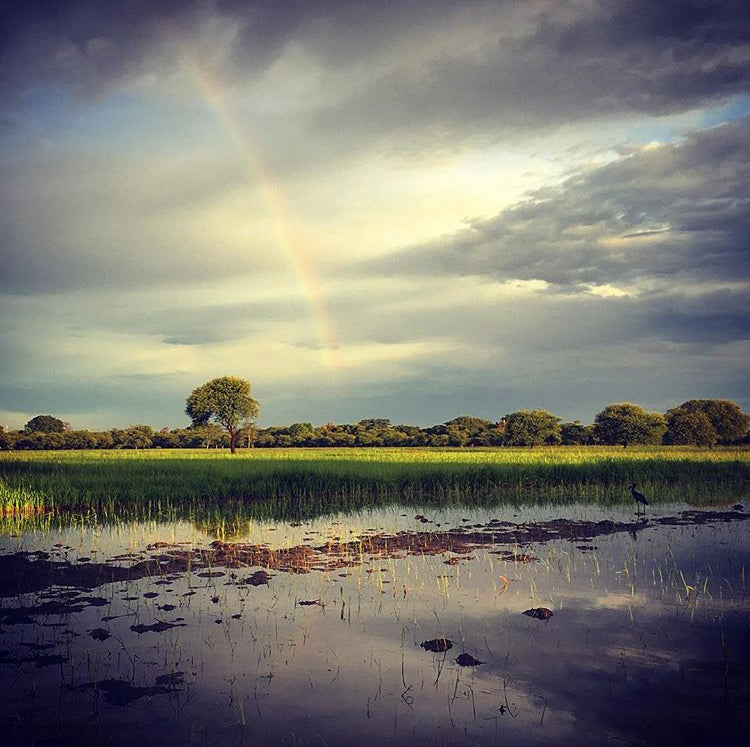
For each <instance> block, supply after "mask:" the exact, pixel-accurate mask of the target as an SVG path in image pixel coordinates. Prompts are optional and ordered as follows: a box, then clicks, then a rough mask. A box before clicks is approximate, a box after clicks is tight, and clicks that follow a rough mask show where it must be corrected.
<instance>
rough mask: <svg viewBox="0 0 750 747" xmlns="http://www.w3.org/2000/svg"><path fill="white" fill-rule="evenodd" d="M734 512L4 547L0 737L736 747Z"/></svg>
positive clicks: (207, 526) (531, 515)
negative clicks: (702, 746)
mask: <svg viewBox="0 0 750 747" xmlns="http://www.w3.org/2000/svg"><path fill="white" fill-rule="evenodd" d="M745 516H746V513H745V511H744V510H743V509H741V508H739V507H737V508H735V509H731V508H726V509H712V510H705V511H704V510H693V509H690V508H689V507H688V506H686V505H678V504H675V505H666V506H664V505H662V506H659V507H658V508H656V509H654V510H649V512H648V514H647V515H646V517H645V518H644V517H641V516H636V515H634V513H633V510H632V507H627V508H626V507H621V508H611V507H608V508H606V509H603V508H599V507H596V506H585V505H572V506H567V507H560V506H554V507H548V508H543V507H542V508H540V507H537V508H514V507H512V506H503V507H497V508H494V509H493V508H481V509H477V508H468V507H467V508H451V509H445V510H437V509H435V508H434V507H433V508H424V509H422V510H419V509H416V510H415V508H414V507H413V506H412V507H408V508H407V507H398V506H396V507H393V506H391V507H388V508H380V509H375V508H373V509H372V510H363V511H360V512H358V513H354V514H340V515H335V516H327V517H321V518H318V519H314V520H311V521H306V522H302V523H300V522H274V523H271V522H268V521H243V522H234V523H233V522H231V521H230V522H229V523H207V522H190V521H172V522H164V523H160V522H155V521H149V522H137V521H136V522H127V523H121V524H118V525H116V526H101V525H96V526H85V525H84V526H78V527H76V528H67V529H66V528H62V529H60V528H58V529H54V530H52V529H46V530H44V531H42V530H34V529H28V530H26V531H22V532H20V531H18V532H16V533H15V534H9V533H7V532H6V533H5V534H4V535H2V537H0V553H1V554H0V687H1V688H2V692H3V693H4V697H3V699H2V704H1V705H0V717H2V720H3V740H2V741H3V744H13V745H32V744H37V745H42V744H43V745H55V744H60V745H76V744H91V745H128V746H130V747H132V745H135V744H160V745H193V744H194V745H259V744H269V745H271V744H284V745H358V746H359V745H384V744H385V745H388V744H394V745H398V744H409V745H474V744H476V745H497V744H524V745H527V746H528V745H537V744H540V745H541V744H545V745H549V744H556V743H568V744H581V745H602V744H681V745H693V744H695V745H700V744H716V743H722V744H725V745H726V744H729V745H732V744H742V743H746V740H747V739H748V734H749V733H750V615H749V614H748V612H749V611H750V591H749V590H748V584H747V579H746V574H747V573H748V571H749V570H750V568H749V566H750V563H749V562H748V561H750V531H748V530H749V529H750V522H748V521H746V520H745ZM547 610H548V611H549V612H551V613H552V614H551V616H550V615H549V613H548V612H547ZM524 612H530V613H531V614H523V613H524Z"/></svg>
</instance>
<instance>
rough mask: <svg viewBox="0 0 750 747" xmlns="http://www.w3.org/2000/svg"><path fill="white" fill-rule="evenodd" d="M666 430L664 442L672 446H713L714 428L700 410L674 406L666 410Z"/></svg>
mask: <svg viewBox="0 0 750 747" xmlns="http://www.w3.org/2000/svg"><path fill="white" fill-rule="evenodd" d="M666 418H667V432H666V434H665V435H664V443H666V444H671V445H674V446H713V445H714V444H715V443H716V438H717V436H716V429H715V428H714V427H713V425H712V423H711V421H710V420H709V419H708V417H706V414H705V413H702V412H690V411H689V410H683V409H681V408H679V407H678V408H676V409H674V410H669V411H667V415H666Z"/></svg>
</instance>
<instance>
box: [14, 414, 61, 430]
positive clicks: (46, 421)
mask: <svg viewBox="0 0 750 747" xmlns="http://www.w3.org/2000/svg"><path fill="white" fill-rule="evenodd" d="M69 428H70V426H69V425H68V424H67V423H65V422H63V421H62V420H60V418H56V417H54V416H53V415H37V416H36V417H35V418H31V420H29V422H28V423H26V426H25V427H24V430H25V431H26V432H27V433H62V432H63V431H67V430H68V429H69Z"/></svg>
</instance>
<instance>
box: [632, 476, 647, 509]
mask: <svg viewBox="0 0 750 747" xmlns="http://www.w3.org/2000/svg"><path fill="white" fill-rule="evenodd" d="M630 495H632V496H633V500H634V501H635V508H636V511H637V512H638V513H640V512H641V504H643V506H644V508H643V511H644V513H645V512H646V508H645V507H646V506H648V501H647V500H646V496H645V495H643V493H639V492H638V491H637V490H636V489H635V483H633V484H632V485H631V486H630Z"/></svg>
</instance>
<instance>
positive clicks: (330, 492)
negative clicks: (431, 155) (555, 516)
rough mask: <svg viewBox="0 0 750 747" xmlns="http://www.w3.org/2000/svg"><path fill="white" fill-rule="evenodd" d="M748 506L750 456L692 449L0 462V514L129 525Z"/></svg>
mask: <svg viewBox="0 0 750 747" xmlns="http://www.w3.org/2000/svg"><path fill="white" fill-rule="evenodd" d="M631 482H636V483H638V486H639V489H640V490H642V491H643V492H645V493H646V494H647V495H648V496H649V498H650V500H651V501H652V502H654V503H659V502H674V501H678V502H689V503H694V504H701V505H709V504H718V503H726V502H728V501H735V500H741V499H742V498H743V497H744V496H745V495H746V494H747V492H748V489H749V488H750V450H747V449H730V448H719V449H711V450H707V449H697V448H684V447H640V448H628V449H622V448H612V447H550V448H535V449H508V448H497V449H408V448H395V449H389V448H372V449H256V450H247V451H243V452H240V453H238V454H237V455H235V456H231V455H230V454H229V453H228V452H226V451H222V450H215V451H214V450H184V449H179V450H146V451H118V450H112V451H55V452H43V451H37V452H1V453H0V508H1V509H2V510H3V512H4V513H5V514H6V515H9V514H22V513H35V512H36V513H38V512H54V513H78V514H83V513H86V512H95V513H96V514H97V515H99V516H102V515H124V514H127V513H129V512H133V511H137V512H140V513H142V512H143V511H149V512H150V511H153V512H156V513H158V512H162V511H164V510H167V509H170V508H175V507H181V506H182V507H185V506H192V507H193V508H195V507H196V506H197V507H206V506H209V505H212V506H214V507H216V506H219V507H221V506H226V505H229V504H232V505H237V504H243V505H245V506H247V505H253V506H255V508H256V510H258V511H260V510H263V511H264V512H266V513H267V514H268V515H269V516H291V515H312V514H319V513H326V512H328V511H332V510H347V509H349V508H353V507H361V506H363V505H367V504H368V503H369V504H372V503H383V502H396V501H402V502H409V503H415V504H416V503H423V504H424V503H427V504H430V503H435V504H438V503H440V504H446V503H450V502H462V503H467V502H468V503H475V504H476V503H492V502H501V501H514V502H518V503H533V502H561V503H562V502H573V501H580V500H586V501H595V502H601V503H613V504H616V503H624V502H627V501H629V500H630V495H629V492H628V488H629V484H630V483H631Z"/></svg>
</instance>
